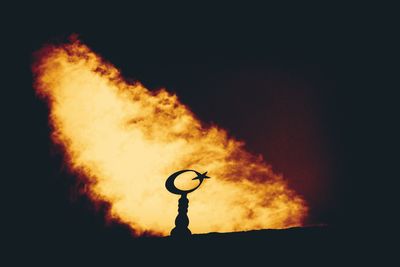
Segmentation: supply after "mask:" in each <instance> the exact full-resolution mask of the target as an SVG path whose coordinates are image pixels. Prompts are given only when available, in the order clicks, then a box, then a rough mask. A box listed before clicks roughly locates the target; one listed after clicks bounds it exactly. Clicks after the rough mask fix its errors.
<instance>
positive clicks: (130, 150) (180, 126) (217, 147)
mask: <svg viewBox="0 0 400 267" xmlns="http://www.w3.org/2000/svg"><path fill="white" fill-rule="evenodd" d="M33 72H34V74H35V89H36V92H37V94H38V95H39V96H40V97H41V98H43V99H45V100H46V101H47V102H48V105H49V107H50V114H49V119H50V123H51V126H52V140H53V142H54V143H56V144H59V145H61V146H62V147H63V148H64V150H65V160H66V162H67V163H68V165H69V167H70V169H71V170H72V171H73V172H74V173H77V174H81V175H84V176H85V177H86V178H87V179H88V181H90V182H89V183H88V186H89V192H88V194H89V195H90V197H91V198H92V199H93V201H96V200H99V199H100V200H104V201H107V202H109V203H110V207H111V208H110V214H109V216H110V217H111V218H115V219H118V220H120V221H122V222H124V223H126V224H128V225H130V226H131V227H132V229H134V230H135V231H137V233H138V234H141V233H143V232H144V231H151V232H154V233H158V234H160V235H168V234H169V232H170V230H171V229H172V228H173V227H174V219H175V217H176V215H177V201H178V196H176V195H173V194H171V193H169V192H168V191H167V190H166V188H165V180H166V179H167V177H168V176H169V175H170V174H172V173H174V172H175V171H177V170H181V169H195V170H197V171H199V172H205V171H208V175H209V176H210V177H212V178H211V179H207V180H205V181H204V183H203V184H202V186H201V187H200V189H199V190H197V191H196V192H193V193H191V194H190V195H189V200H190V203H189V211H188V216H189V218H190V225H189V228H190V229H191V231H192V232H193V233H206V232H229V231H243V230H252V229H262V228H286V227H291V226H299V225H301V224H302V221H303V220H304V218H305V216H306V214H307V207H306V204H305V202H304V200H303V199H302V198H301V197H300V196H299V195H297V194H296V193H295V192H294V191H292V190H291V189H290V188H289V187H288V185H287V182H286V181H285V180H284V179H283V177H282V176H280V175H277V174H275V173H273V171H272V170H271V167H270V166H269V165H268V164H266V163H265V162H264V161H263V159H262V158H261V157H260V156H255V155H252V154H250V153H248V152H247V151H246V150H245V148H244V143H243V142H240V141H237V140H235V139H233V138H230V137H228V136H227V133H226V131H225V130H223V129H221V128H219V127H217V126H212V127H205V126H204V125H203V124H202V122H200V121H199V120H198V119H197V118H196V117H195V115H194V114H193V113H192V112H191V111H190V110H189V108H188V107H187V106H185V105H184V104H182V103H180V101H179V100H178V97H177V96H176V95H172V94H171V93H169V92H167V91H166V90H165V89H161V90H158V91H157V92H152V91H149V90H148V89H146V88H145V87H143V86H142V85H141V84H140V83H134V84H132V83H128V82H126V81H125V80H124V79H123V78H122V77H121V75H120V73H119V71H118V70H117V69H116V68H115V67H114V66H112V65H111V64H109V63H106V62H104V60H103V59H101V58H100V56H98V55H96V54H95V53H94V52H92V51H91V50H90V49H89V48H88V47H87V46H86V45H84V44H82V43H81V42H80V41H78V40H73V41H71V43H68V44H63V45H57V46H56V45H54V46H53V45H48V46H46V47H45V48H43V49H42V50H41V51H40V52H39V53H38V57H37V60H36V62H35V63H34V66H33ZM243 93H245V91H244V92H243ZM187 178H190V177H186V178H185V177H183V178H179V179H183V180H185V179H187ZM191 178H193V177H191ZM179 179H178V180H179ZM178 180H177V181H176V185H177V186H181V187H182V188H183V187H185V182H182V181H183V180H180V181H178ZM188 180H190V179H188ZM186 186H188V187H190V185H187V184H186Z"/></svg>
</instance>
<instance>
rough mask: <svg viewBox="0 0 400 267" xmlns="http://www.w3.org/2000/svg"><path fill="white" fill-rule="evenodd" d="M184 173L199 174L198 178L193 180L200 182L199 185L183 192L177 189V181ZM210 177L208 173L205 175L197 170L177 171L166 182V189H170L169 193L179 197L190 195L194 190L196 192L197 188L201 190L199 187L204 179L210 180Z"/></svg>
mask: <svg viewBox="0 0 400 267" xmlns="http://www.w3.org/2000/svg"><path fill="white" fill-rule="evenodd" d="M184 172H194V173H196V174H197V176H196V177H194V178H193V179H192V180H199V184H198V185H197V186H196V187H194V188H192V189H189V190H181V189H179V188H177V187H176V186H175V184H174V182H175V179H176V178H177V177H178V176H179V175H181V174H182V173H184ZM209 178H210V177H209V176H207V172H204V173H200V172H198V171H195V170H181V171H177V172H175V173H173V174H171V176H169V177H168V179H167V181H166V182H165V187H166V188H167V189H168V191H169V192H171V193H173V194H177V195H186V194H189V193H191V192H193V191H194V190H196V189H197V188H199V186H200V185H201V184H202V183H203V180H204V179H209Z"/></svg>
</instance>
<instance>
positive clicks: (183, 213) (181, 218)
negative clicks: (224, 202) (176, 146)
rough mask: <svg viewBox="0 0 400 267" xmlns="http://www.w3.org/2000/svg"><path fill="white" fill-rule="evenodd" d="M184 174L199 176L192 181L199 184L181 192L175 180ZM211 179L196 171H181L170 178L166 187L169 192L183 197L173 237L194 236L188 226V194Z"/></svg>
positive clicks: (205, 174) (172, 233) (179, 205)
mask: <svg viewBox="0 0 400 267" xmlns="http://www.w3.org/2000/svg"><path fill="white" fill-rule="evenodd" d="M184 172H194V173H196V174H197V176H196V177H195V178H193V179H192V180H199V184H198V185H197V186H196V187H194V188H192V189H190V190H181V189H179V188H176V186H175V184H174V182H175V179H176V178H177V177H178V176H179V175H180V174H182V173H184ZM208 178H210V177H208V176H207V172H205V173H199V172H197V171H195V170H181V171H177V172H175V173H173V174H172V175H171V176H170V177H168V179H167V181H166V182H165V187H166V188H167V190H168V191H169V192H171V193H173V194H177V195H181V198H180V199H179V204H178V216H176V219H175V228H174V229H172V231H171V236H177V237H185V236H189V235H191V234H192V232H190V230H189V228H188V225H189V217H188V216H187V211H188V206H189V200H188V198H187V194H189V193H191V192H193V191H194V190H196V189H197V188H199V186H200V185H201V184H202V183H203V180H204V179H208Z"/></svg>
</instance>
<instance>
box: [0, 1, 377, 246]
mask: <svg viewBox="0 0 400 267" xmlns="http://www.w3.org/2000/svg"><path fill="white" fill-rule="evenodd" d="M64 5H65V6H64V7H62V6H60V7H55V6H54V7H52V8H50V9H49V7H46V6H43V7H39V8H38V7H37V6H36V7H35V8H34V9H33V8H32V9H30V8H25V9H24V10H23V11H21V12H19V13H18V16H16V17H14V19H10V20H9V21H8V23H9V24H10V25H11V26H10V27H9V29H8V31H9V34H8V32H7V34H8V37H9V38H8V45H9V46H10V47H12V49H13V50H10V51H16V52H15V53H14V52H13V53H12V55H11V59H12V62H13V64H11V65H10V68H9V70H10V69H11V73H10V75H8V77H7V78H11V80H12V81H13V82H12V83H11V84H12V86H11V87H12V90H13V92H12V98H11V100H7V101H5V102H6V103H5V107H6V110H7V111H8V113H10V114H12V119H11V122H10V125H11V127H10V128H9V129H10V133H11V135H14V137H15V135H16V136H17V138H18V142H17V143H16V145H14V143H13V145H12V146H10V147H11V148H12V149H11V150H12V152H11V155H12V158H13V159H15V162H17V164H16V165H12V169H13V172H12V176H13V177H14V181H15V182H16V184H17V186H15V187H14V188H19V189H18V195H19V196H20V197H14V198H15V201H14V202H15V203H14V204H13V205H15V208H12V209H11V211H10V217H12V218H18V219H15V221H18V225H21V228H22V229H23V230H22V232H23V233H26V234H29V233H31V231H30V229H31V228H34V229H35V232H40V233H42V234H43V236H52V235H62V236H63V237H64V238H72V237H70V236H73V237H79V238H82V239H85V238H87V239H90V238H93V237H96V238H97V237H98V235H99V233H101V234H102V235H103V237H102V238H108V237H107V236H108V235H110V236H112V237H114V236H118V237H119V238H122V239H123V238H126V237H125V234H126V231H125V230H124V227H114V228H113V227H106V226H104V222H103V220H102V216H101V214H100V213H99V212H97V211H94V208H93V207H91V206H90V204H88V203H86V200H85V199H84V198H82V197H74V194H73V193H71V191H73V190H74V189H75V188H76V185H74V182H73V177H70V176H69V175H68V174H67V173H66V171H65V167H63V165H62V160H61V158H60V155H59V154H58V153H57V151H55V150H54V149H53V148H52V146H51V144H50V141H49V138H48V137H49V136H48V135H49V128H48V122H47V108H46V105H45V104H44V103H43V102H41V101H40V100H38V99H37V98H36V97H35V95H34V90H33V88H32V74H31V72H30V65H31V63H32V53H33V52H34V51H36V50H38V49H40V48H41V46H42V45H43V44H44V43H46V42H62V41H65V40H66V38H67V37H68V36H69V35H70V34H72V33H77V34H78V35H79V36H80V37H81V39H82V41H83V42H84V43H86V44H87V45H88V46H89V47H91V49H93V50H94V51H95V52H97V53H99V54H101V55H102V56H103V58H104V59H106V60H108V61H109V62H111V63H112V64H114V65H115V66H116V67H117V68H119V69H120V70H121V71H122V74H123V76H124V77H129V78H132V79H134V80H138V81H140V82H142V83H143V84H144V85H145V86H146V87H148V88H149V89H152V90H156V89H157V88H160V87H165V88H167V90H168V91H170V92H174V93H176V94H177V95H178V97H179V99H180V100H181V101H182V102H183V103H184V104H186V105H188V106H189V107H190V108H191V109H192V111H193V112H194V113H195V114H196V115H197V116H198V117H199V118H200V119H201V120H202V121H204V122H205V123H215V124H217V125H219V126H221V127H222V128H225V129H227V130H228V131H229V133H230V134H231V135H232V136H233V137H235V138H238V139H240V140H243V141H245V142H246V144H247V148H248V149H249V150H250V151H252V152H254V153H259V154H261V155H263V157H264V158H265V159H266V161H267V162H268V163H270V164H271V165H272V167H273V169H274V170H275V171H276V172H279V173H282V174H283V175H284V176H285V177H286V178H287V179H288V181H289V184H290V185H291V187H292V188H294V189H295V190H296V191H297V192H298V193H300V194H301V195H303V196H304V198H305V199H306V201H307V202H308V203H309V205H310V208H311V210H310V217H309V219H308V221H307V223H309V224H318V223H324V224H329V225H334V226H339V227H342V226H345V227H348V226H352V225H356V224H357V223H358V220H359V218H360V216H361V215H359V213H362V212H364V211H365V209H363V208H360V209H358V210H355V207H359V203H360V202H362V201H360V198H359V197H356V196H359V194H358V193H357V189H356V187H357V186H358V184H359V180H360V177H361V176H363V177H364V178H365V179H369V176H365V174H366V171H365V169H362V168H360V167H361V166H364V164H365V162H364V161H363V160H364V159H365V158H367V157H368V156H367V155H365V154H364V153H362V152H361V151H363V149H364V145H365V144H366V143H367V139H368V137H367V136H366V134H365V128H364V127H365V125H366V124H367V123H369V120H370V119H371V116H370V113H369V106H368V104H366V102H367V101H369V100H371V98H373V97H371V94H372V93H371V91H370V90H369V87H368V86H369V85H370V84H369V80H368V79H369V77H368V75H366V73H367V72H366V68H367V67H366V64H365V63H366V61H369V60H373V56H372V55H369V56H368V57H365V55H367V54H368V53H367V52H368V51H366V50H368V49H367V47H366V46H363V43H364V40H363V39H362V37H361V35H362V34H363V33H364V32H365V30H366V29H365V28H363V27H362V25H363V23H361V22H360V21H358V19H357V18H355V17H354V16H353V14H354V13H352V12H353V11H349V13H348V12H340V13H338V12H339V11H343V10H341V9H340V8H339V9H332V10H330V11H329V10H328V9H323V10H322V11H318V12H312V11H310V10H308V11H309V13H312V14H313V15H315V16H309V15H308V13H304V12H303V10H298V11H296V10H291V11H288V12H287V14H285V15H284V16H277V15H276V16H273V15H272V14H273V13H274V12H273V11H272V10H270V9H263V8H259V9H257V8H255V9H249V10H248V9H245V10H241V9H240V8H239V7H236V11H235V12H233V11H230V9H229V7H228V6H219V7H215V9H213V8H211V9H210V8H206V9H201V8H200V7H194V8H190V10H191V11H190V12H189V11H180V9H179V8H175V7H169V8H168V9H164V7H159V8H155V7H153V8H149V7H147V8H144V7H143V6H136V5H134V4H132V5H131V6H129V7H127V8H126V9H125V10H124V11H120V10H118V11H117V10H114V8H111V7H110V8H108V7H106V6H103V7H101V11H98V10H96V11H93V10H91V7H90V6H80V7H73V6H67V5H66V4H65V3H64ZM305 9H307V8H305ZM339 14H340V16H339ZM14 49H15V50H14ZM6 56H7V57H9V56H10V55H6ZM14 132H15V133H16V134H14ZM364 178H363V179H364ZM13 207H14V206H13ZM32 218H34V219H33V221H32ZM26 220H28V221H29V223H28V225H29V226H27V224H26ZM35 236H36V235H35Z"/></svg>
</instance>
